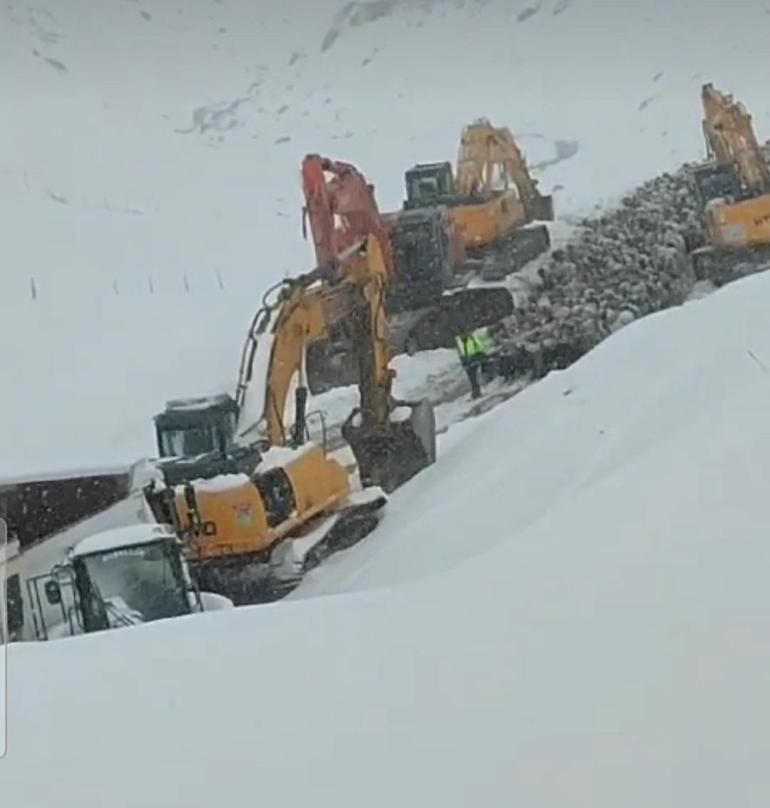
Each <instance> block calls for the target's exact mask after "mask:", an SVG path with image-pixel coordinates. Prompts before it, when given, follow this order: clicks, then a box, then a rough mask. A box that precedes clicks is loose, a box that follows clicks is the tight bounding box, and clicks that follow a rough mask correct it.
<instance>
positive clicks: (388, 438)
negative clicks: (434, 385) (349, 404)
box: [342, 400, 436, 493]
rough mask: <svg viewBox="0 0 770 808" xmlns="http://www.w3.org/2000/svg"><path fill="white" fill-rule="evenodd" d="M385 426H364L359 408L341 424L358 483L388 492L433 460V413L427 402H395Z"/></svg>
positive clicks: (434, 449)
mask: <svg viewBox="0 0 770 808" xmlns="http://www.w3.org/2000/svg"><path fill="white" fill-rule="evenodd" d="M395 403H396V407H395V409H394V410H393V412H392V413H391V420H390V422H389V423H388V425H387V426H385V427H379V428H376V429H375V428H367V427H366V426H364V425H363V419H362V418H361V413H360V410H358V409H356V410H353V412H352V413H351V414H350V416H349V417H348V419H347V420H346V421H345V423H344V424H343V425H342V437H343V438H344V439H345V440H346V441H347V443H348V444H349V446H350V448H351V449H352V450H353V454H354V455H355V458H356V462H357V463H358V469H359V472H360V475H361V483H362V485H364V486H379V487H380V488H382V490H383V491H385V492H387V493H390V492H391V491H395V490H396V489H397V488H400V487H401V486H402V485H403V484H404V483H405V482H407V481H408V480H411V479H412V477H414V476H415V474H418V473H419V472H420V471H422V470H423V469H424V468H427V467H428V466H430V465H432V464H433V463H435V461H436V416H435V413H434V410H433V405H432V404H431V403H430V401H427V400H423V401H420V402H417V403H414V402H395Z"/></svg>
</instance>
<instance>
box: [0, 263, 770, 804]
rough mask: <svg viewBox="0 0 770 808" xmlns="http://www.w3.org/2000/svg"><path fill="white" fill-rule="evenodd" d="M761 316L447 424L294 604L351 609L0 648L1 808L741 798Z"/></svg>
mask: <svg viewBox="0 0 770 808" xmlns="http://www.w3.org/2000/svg"><path fill="white" fill-rule="evenodd" d="M768 301H770V278H769V277H768V276H766V275H765V276H757V277H755V278H752V279H749V280H747V281H743V282H740V283H737V284H735V285H733V286H732V287H729V288H727V289H725V290H723V291H722V292H720V293H718V294H716V295H714V296H712V297H710V298H708V299H706V300H704V301H700V302H697V303H693V304H691V305H688V306H686V307H684V308H682V309H679V310H676V311H674V312H669V313H666V314H663V315H659V316H655V317H650V318H647V319H646V320H644V321H641V322H639V323H637V324H634V325H632V326H630V327H628V328H627V329H624V330H623V331H621V332H620V333H619V334H617V335H616V336H614V337H612V338H611V339H610V340H608V341H607V342H605V343H604V344H603V345H602V346H601V347H600V348H599V349H597V350H595V351H594V352H593V353H591V354H590V355H588V356H587V357H586V358H585V359H584V360H582V361H581V362H580V363H579V364H578V365H576V366H574V367H573V368H572V369H570V370H569V371H568V372H565V373H562V374H559V375H554V376H551V377H550V378H549V379H547V380H546V381H544V382H542V383H540V384H538V385H537V386H535V387H533V388H530V389H529V390H528V391H526V392H525V393H523V394H522V395H520V396H518V397H516V398H514V399H512V400H511V401H510V402H509V403H507V404H506V405H503V406H501V407H500V408H498V409H497V410H495V411H494V412H493V413H491V414H490V415H488V416H487V417H485V418H483V419H480V420H477V421H475V422H474V425H470V422H469V423H468V424H466V425H464V426H463V427H462V428H457V429H456V430H454V433H455V434H458V433H459V431H462V430H465V434H463V435H462V436H461V438H462V439H460V440H456V441H455V442H454V443H453V445H452V446H448V447H445V448H446V449H447V451H446V452H445V454H444V458H443V461H442V463H441V464H439V465H437V466H435V467H434V468H432V469H431V470H429V471H428V472H426V473H425V474H424V475H422V476H421V478H420V479H419V482H415V484H414V485H413V486H410V487H409V489H404V490H403V491H402V492H400V493H398V494H397V495H396V496H394V498H393V501H392V507H391V508H390V509H389V512H388V515H387V517H386V519H385V522H384V523H383V525H382V527H381V528H380V529H379V530H378V531H376V532H375V533H374V534H372V536H371V537H370V538H369V539H368V540H367V541H366V542H365V543H364V544H362V545H360V546H359V547H357V548H355V549H354V550H352V551H351V552H350V553H349V554H348V555H347V557H346V558H342V560H340V561H339V563H337V564H335V565H333V566H329V567H327V568H326V569H322V570H321V571H320V572H319V574H318V575H317V577H316V580H315V581H314V582H310V583H309V584H308V585H307V586H306V587H305V588H304V592H305V594H306V595H307V594H310V592H311V589H312V588H315V591H317V592H321V591H333V590H335V589H360V590H362V591H358V592H351V593H348V594H345V595H338V596H334V597H324V598H310V599H308V600H303V601H295V602H293V603H290V602H289V603H287V602H284V603H279V604H276V605H274V606H272V607H261V608H260V607H257V608H253V609H239V610H236V611H235V612H231V613H229V614H210V615H203V616H194V617H191V618H183V619H179V620H176V621H173V622H168V623H165V624H163V623H158V624H153V625H151V626H147V627H144V628H141V629H126V630H123V631H117V632H113V633H112V634H108V635H102V636H91V637H87V638H80V639H77V640H65V641H60V642H55V643H50V644H42V645H21V646H11V648H10V660H9V661H10V670H11V672H12V677H11V697H10V702H9V704H10V715H9V748H8V757H7V759H6V760H5V761H3V762H2V763H0V795H1V796H2V798H3V804H5V803H6V802H7V803H8V804H12V805H18V806H38V805H56V806H69V805H72V806H75V805H77V806H78V807H79V808H84V806H102V805H110V806H114V808H122V807H123V806H139V805H142V806H164V807H165V808H169V807H170V806H180V808H181V806H185V808H192V806H210V805H212V804H220V803H222V802H223V800H224V801H225V802H231V803H233V804H242V803H243V802H244V800H246V801H248V800H253V799H258V800H259V801H261V802H264V803H265V804H270V805H308V804H313V805H317V806H327V805H328V806H332V805H333V806H338V807H340V806H358V805H362V804H366V805H368V806H392V805H395V804H407V805H442V806H458V807H459V806H462V808H466V807H467V806H469V805H490V806H508V805H527V806H543V808H552V806H582V805H592V806H607V807H608V808H609V806H620V805H622V806H624V808H632V807H634V806H639V808H643V807H644V808H647V806H650V805H666V806H668V805H670V806H695V805H697V806H703V807H704V808H712V806H713V808H717V806H723V805H740V806H761V805H766V804H767V802H768V800H769V799H770V780H768V778H767V765H766V761H767V756H768V754H769V753H770V733H769V732H768V725H769V724H770V712H769V711H768V701H767V698H766V692H767V669H768V665H770V650H769V649H768V644H767V641H766V639H767V636H768V631H770V594H769V590H768V587H767V577H768V569H769V565H770V550H769V549H768V548H769V547H770V545H768V541H767V530H766V525H767V513H766V501H767V496H766V492H765V482H766V480H767V477H768V469H769V468H770V429H768V418H767V412H768V402H770V376H769V375H768V373H770V371H768V370H767V369H765V367H764V366H763V364H764V363H765V362H767V361H768V358H769V357H770V335H768V332H767V328H766V309H767V305H768ZM749 351H751V354H752V355H753V357H754V358H752V356H751V355H749V353H748V352H749ZM452 434H453V432H450V437H451V436H452ZM418 579H419V586H415V585H413V582H416V581H417V580H418ZM370 587H377V588H375V589H371V588H370ZM52 674H53V675H52Z"/></svg>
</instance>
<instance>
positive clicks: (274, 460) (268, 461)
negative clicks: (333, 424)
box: [257, 443, 316, 474]
mask: <svg viewBox="0 0 770 808" xmlns="http://www.w3.org/2000/svg"><path fill="white" fill-rule="evenodd" d="M315 446H316V444H314V443H305V444H303V445H302V446H300V447H298V448H297V449H292V448H290V447H289V446H272V447H271V448H270V449H268V450H267V451H266V452H265V453H264V454H263V455H262V460H261V461H260V463H259V465H258V466H257V473H258V474H264V472H266V471H270V469H274V468H277V467H278V466H285V465H287V464H288V463H291V462H292V461H293V460H297V458H299V457H302V455H303V454H305V453H306V452H309V451H310V450H311V449H313V448H315Z"/></svg>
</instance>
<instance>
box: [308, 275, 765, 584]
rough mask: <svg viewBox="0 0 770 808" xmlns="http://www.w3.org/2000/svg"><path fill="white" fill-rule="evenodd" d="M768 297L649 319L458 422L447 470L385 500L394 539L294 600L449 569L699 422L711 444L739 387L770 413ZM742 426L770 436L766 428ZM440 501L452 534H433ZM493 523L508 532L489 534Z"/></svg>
mask: <svg viewBox="0 0 770 808" xmlns="http://www.w3.org/2000/svg"><path fill="white" fill-rule="evenodd" d="M769 296H770V277H767V276H759V277H757V278H756V279H754V280H752V281H750V282H747V281H742V282H740V283H738V284H737V285H736V286H735V287H728V288H725V289H723V290H721V291H720V292H719V293H717V294H715V295H713V296H711V297H709V298H706V299H703V300H698V301H695V302H692V303H689V304H687V305H686V306H684V307H681V308H678V309H673V310H670V311H667V312H663V313H660V314H656V315H652V316H650V317H647V318H645V319H643V320H640V321H638V322H636V323H634V324H632V325H629V326H627V327H626V328H624V329H623V330H622V331H620V332H618V333H617V334H615V335H614V336H613V337H611V338H610V339H609V340H607V341H606V342H605V343H602V344H601V345H600V346H599V347H598V348H596V349H595V350H594V351H592V352H591V353H589V354H588V355H587V356H585V357H584V358H583V359H582V360H580V361H579V362H578V363H576V364H575V365H573V366H572V367H570V368H569V369H568V370H566V371H562V372H557V373H552V374H551V375H550V376H548V377H547V378H546V379H545V380H543V381H542V382H540V383H538V384H536V385H533V386H531V387H529V388H527V389H525V390H524V391H523V392H521V393H519V394H518V395H517V396H516V397H515V398H514V399H513V400H512V401H511V402H509V403H508V404H506V405H503V406H501V407H499V408H498V409H496V410H494V411H493V412H491V413H489V414H488V415H485V416H482V417H480V418H478V419H475V420H474V421H469V422H466V423H465V424H463V425H462V426H463V433H462V439H459V437H460V433H458V434H455V430H454V429H452V430H451V431H450V433H449V435H448V436H446V437H445V438H444V442H442V443H440V445H439V449H440V455H441V463H440V464H439V465H438V466H437V467H435V468H431V469H428V470H426V471H425V472H423V473H422V474H420V476H419V477H418V478H416V479H415V481H414V482H413V483H412V484H411V485H409V486H408V487H406V488H405V489H402V490H400V491H397V492H395V493H394V494H393V495H392V497H391V502H390V506H389V508H388V512H387V515H386V517H385V523H384V524H385V526H386V529H387V530H388V532H389V533H390V534H391V536H397V537H398V538H392V537H391V538H389V539H388V541H382V542H367V543H364V544H362V545H360V546H358V547H357V548H354V549H353V550H351V551H350V552H348V553H346V554H343V555H340V556H337V557H335V558H334V559H331V560H330V562H329V563H328V564H326V565H324V567H323V568H322V569H319V570H316V571H314V572H313V573H312V574H311V576H310V578H309V579H307V580H306V581H305V583H303V585H302V587H300V589H298V590H297V592H296V593H294V595H293V596H294V597H303V596H310V595H316V594H324V593H328V592H338V591H344V590H349V589H360V588H369V587H373V586H383V585H390V584H394V583H398V582H402V581H405V580H416V579H419V578H422V577H423V576H425V575H429V574H431V573H433V572H435V571H436V570H437V569H443V568H446V567H451V566H453V565H455V564H457V563H459V562H461V561H463V560H465V559H466V558H467V557H468V556H469V555H474V554H481V553H484V552H485V551H486V550H488V549H489V548H490V547H492V546H495V545H496V544H498V543H500V542H502V541H506V540H507V539H509V538H510V537H511V536H514V535H517V534H518V533H519V532H520V531H522V530H524V529H526V528H528V527H529V526H530V525H532V524H534V523H537V522H538V521H540V520H542V519H543V518H544V517H546V516H547V515H549V514H550V513H552V512H553V511H554V510H555V509H557V508H558V507H560V506H561V505H563V504H565V503H568V502H570V501H572V500H574V499H575V498H579V497H582V496H584V495H585V492H586V491H588V490H590V489H592V488H593V487H595V486H596V485H598V484H599V483H600V482H602V481H603V480H604V479H605V478H608V477H609V478H611V477H612V476H613V475H614V474H616V473H617V472H618V471H620V470H622V469H623V468H624V467H625V466H626V465H628V464H629V463H632V462H636V461H637V459H638V457H639V456H640V455H643V454H645V453H647V452H650V451H652V450H653V449H655V448H656V447H657V446H658V445H659V444H663V445H666V444H667V442H668V441H670V440H675V439H678V435H679V432H680V430H682V429H683V428H684V427H685V426H690V425H692V424H694V423H696V422H698V421H699V419H702V420H703V421H704V424H705V426H703V430H704V435H703V440H704V441H710V440H712V439H713V436H711V435H710V433H711V431H712V430H713V429H714V427H713V426H710V425H709V424H710V421H711V420H713V418H714V415H713V413H714V412H715V411H716V412H721V411H722V409H724V408H725V407H728V406H732V403H731V397H732V396H734V395H741V392H740V391H743V390H744V386H746V385H748V386H749V392H748V393H746V395H750V396H755V397H757V400H758V401H759V402H764V404H767V405H770V371H764V370H763V369H762V368H760V367H759V366H758V365H757V363H756V362H755V361H754V360H753V359H752V358H751V356H750V355H749V351H752V352H753V353H754V355H755V356H757V357H759V358H760V359H761V357H765V359H764V361H765V362H766V363H767V365H768V366H770V336H769V335H768V334H767V329H766V326H765V322H766V305H767V300H768V297H769ZM736 389H737V390H738V391H739V392H737V393H736V392H735V391H736ZM749 426H751V427H752V428H755V429H758V430H759V431H760V432H761V433H764V431H766V430H765V427H764V425H763V424H762V423H756V424H751V425H749ZM447 438H448V439H449V441H451V443H450V444H448V443H447V442H446V439H447ZM681 451H683V452H687V451H689V449H688V448H687V447H682V449H681ZM697 473H698V472H697V470H696V472H695V474H696V476H697ZM662 482H664V483H665V485H667V486H669V488H670V495H671V496H674V497H675V496H677V495H678V493H679V491H680V485H683V484H684V483H682V482H680V481H677V480H673V479H670V478H669V476H668V474H666V475H665V476H663V477H662ZM448 507H451V508H452V510H453V513H454V517H453V521H452V527H451V530H447V531H443V532H441V531H436V529H435V524H436V523H437V522H438V523H441V522H442V519H443V518H442V513H443V512H444V510H445V509H446V508H448ZM501 507H504V512H503V513H498V512H499V509H500V508H501ZM490 509H491V510H490ZM498 515H499V519H500V520H501V522H502V524H504V528H503V529H502V530H501V529H499V527H498V528H492V527H491V525H493V524H499V523H497V522H496V521H495V520H496V518H497V517H498ZM644 518H645V519H647V518H648V517H647V516H646V515H645V517H644ZM624 525H625V521H624V522H623V523H621V524H619V525H618V530H621V529H623V526H624ZM402 542H403V543H402Z"/></svg>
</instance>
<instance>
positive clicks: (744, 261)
mask: <svg viewBox="0 0 770 808" xmlns="http://www.w3.org/2000/svg"><path fill="white" fill-rule="evenodd" d="M701 99H702V103H703V115H704V117H703V134H704V136H705V139H706V148H707V153H708V158H709V160H708V162H706V163H704V164H703V165H701V166H698V167H697V168H696V169H695V171H694V180H695V186H696V189H697V193H698V197H699V202H700V205H701V210H702V213H703V217H704V221H705V225H706V233H707V236H708V241H709V243H708V245H707V246H705V247H702V248H700V249H698V250H695V251H694V252H693V254H692V259H693V266H694V270H695V275H696V277H697V278H699V279H708V280H711V281H713V282H715V283H718V284H722V283H726V282H728V281H730V280H733V279H734V278H736V277H740V276H742V275H745V274H750V273H751V272H753V271H757V269H758V268H759V265H761V264H762V263H763V262H767V261H768V260H770V169H769V168H768V164H767V160H766V158H765V155H764V154H763V152H762V149H761V147H760V145H759V142H758V141H757V137H756V134H755V132H754V127H753V125H752V120H751V115H750V114H749V113H748V111H747V110H746V108H745V107H744V106H743V104H741V103H740V102H738V101H736V100H735V99H734V98H733V97H732V96H731V95H726V94H724V93H722V92H720V91H719V90H717V89H716V88H715V87H714V85H713V84H706V85H704V86H703V89H702V92H701Z"/></svg>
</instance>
